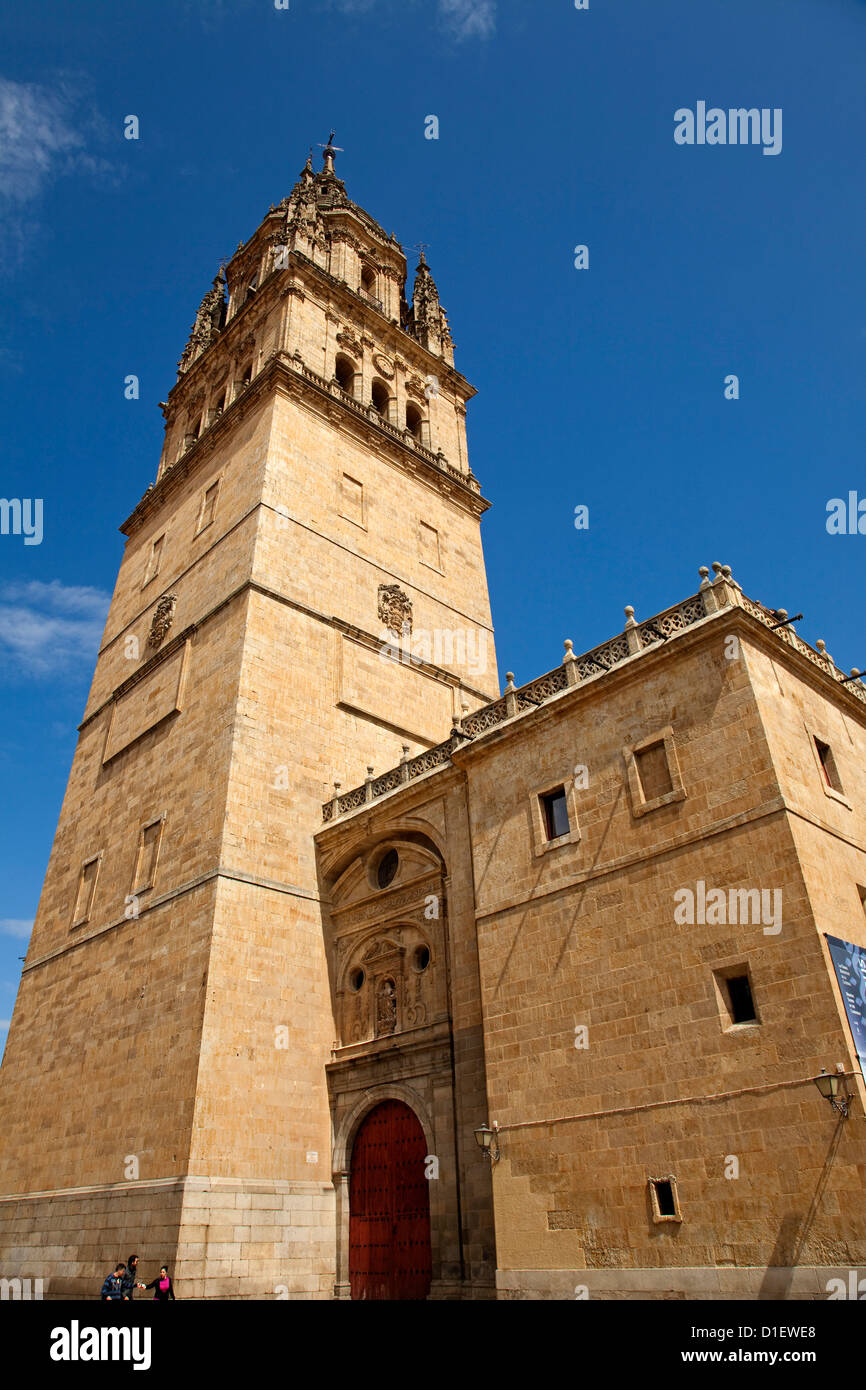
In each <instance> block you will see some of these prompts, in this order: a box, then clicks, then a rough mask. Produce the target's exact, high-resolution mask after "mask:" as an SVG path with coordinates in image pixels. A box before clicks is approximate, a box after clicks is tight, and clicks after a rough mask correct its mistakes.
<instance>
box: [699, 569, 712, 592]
mask: <svg viewBox="0 0 866 1390" xmlns="http://www.w3.org/2000/svg"><path fill="white" fill-rule="evenodd" d="M698 574H699V575H700V576H701V582H700V585H699V586H698V587H699V588H701V589H707V588H709V584H710V571H709V569H708V567H707V566H706V565H701V567H700V569H699V570H698Z"/></svg>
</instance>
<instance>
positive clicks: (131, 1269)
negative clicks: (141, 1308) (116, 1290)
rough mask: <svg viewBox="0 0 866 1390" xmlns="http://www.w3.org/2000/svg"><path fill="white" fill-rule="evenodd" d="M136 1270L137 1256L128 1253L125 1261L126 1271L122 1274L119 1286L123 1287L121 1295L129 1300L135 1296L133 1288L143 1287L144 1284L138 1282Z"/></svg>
mask: <svg viewBox="0 0 866 1390" xmlns="http://www.w3.org/2000/svg"><path fill="white" fill-rule="evenodd" d="M137 1270H138V1256H137V1255H130V1257H129V1259H128V1260H127V1262H126V1273H125V1274H124V1276H123V1280H122V1286H121V1287H122V1289H123V1297H124V1298H125V1299H126V1298H128V1299H129V1300H130V1302H131V1301H132V1299H133V1298H134V1297H135V1290H136V1289H143V1288H144V1284H140V1283H139V1281H138V1274H137Z"/></svg>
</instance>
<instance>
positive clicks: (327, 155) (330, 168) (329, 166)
mask: <svg viewBox="0 0 866 1390" xmlns="http://www.w3.org/2000/svg"><path fill="white" fill-rule="evenodd" d="M336 133H337V132H336V131H335V130H332V131H331V134H330V135H329V136H328V143H327V145H323V144H322V142H321V140H320V141H318V145H319V148H320V150H321V151H322V154H323V156H324V160H325V167H324V171H323V172H324V173H326V174H333V172H334V155H335V154H342V153H343V147H342V146H341V145H335V144H334V136H335V135H336Z"/></svg>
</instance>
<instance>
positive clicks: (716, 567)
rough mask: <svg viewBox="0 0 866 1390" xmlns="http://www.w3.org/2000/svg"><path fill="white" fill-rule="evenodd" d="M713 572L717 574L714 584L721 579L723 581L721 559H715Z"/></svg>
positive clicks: (718, 582)
mask: <svg viewBox="0 0 866 1390" xmlns="http://www.w3.org/2000/svg"><path fill="white" fill-rule="evenodd" d="M713 573H714V574H715V576H716V577H715V579H714V580H713V583H714V584H720V583H721V581H722V565H721V562H720V561H719V560H714V561H713Z"/></svg>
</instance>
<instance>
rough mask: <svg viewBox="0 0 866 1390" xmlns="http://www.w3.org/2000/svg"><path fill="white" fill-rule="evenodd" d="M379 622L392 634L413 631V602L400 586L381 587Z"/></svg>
mask: <svg viewBox="0 0 866 1390" xmlns="http://www.w3.org/2000/svg"><path fill="white" fill-rule="evenodd" d="M379 621H380V622H381V623H384V624H385V626H386V627H387V628H388V629H389V630H390V631H392V632H402V631H403V628H404V627H408V628H409V631H410V632H411V631H412V600H411V599H410V598H409V596H408V594H404V593H403V590H402V589H401V588H400V585H399V584H380V585H379Z"/></svg>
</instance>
